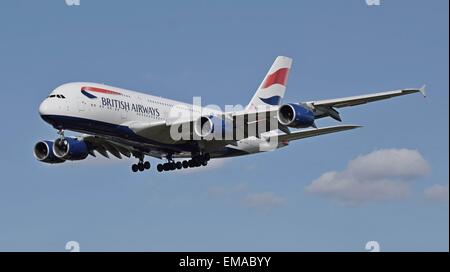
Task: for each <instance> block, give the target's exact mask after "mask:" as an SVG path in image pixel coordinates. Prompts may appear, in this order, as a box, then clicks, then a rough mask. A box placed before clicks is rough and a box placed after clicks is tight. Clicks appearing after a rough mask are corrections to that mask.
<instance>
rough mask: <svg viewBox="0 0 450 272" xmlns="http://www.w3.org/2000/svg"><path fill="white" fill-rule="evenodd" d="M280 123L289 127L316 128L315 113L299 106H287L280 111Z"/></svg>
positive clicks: (283, 106) (281, 107)
mask: <svg viewBox="0 0 450 272" xmlns="http://www.w3.org/2000/svg"><path fill="white" fill-rule="evenodd" d="M278 121H279V122H280V123H281V124H282V125H285V126H287V127H292V128H307V127H310V126H314V113H313V112H312V110H311V109H309V108H307V107H305V106H302V105H299V104H285V105H282V106H280V108H279V109H278Z"/></svg>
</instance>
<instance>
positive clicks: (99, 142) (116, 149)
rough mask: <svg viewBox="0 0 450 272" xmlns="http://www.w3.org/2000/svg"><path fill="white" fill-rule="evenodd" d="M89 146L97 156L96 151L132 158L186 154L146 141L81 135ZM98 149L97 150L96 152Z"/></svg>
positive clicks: (117, 156)
mask: <svg viewBox="0 0 450 272" xmlns="http://www.w3.org/2000/svg"><path fill="white" fill-rule="evenodd" d="M80 138H82V139H83V140H84V141H85V142H86V143H87V144H88V146H89V154H90V155H92V156H94V157H96V152H98V153H99V154H101V155H102V156H104V157H106V158H110V154H111V155H113V156H114V157H116V158H118V159H122V158H123V156H125V157H128V158H130V157H131V156H135V157H139V156H140V155H143V154H144V155H147V156H151V157H154V158H158V159H162V158H163V157H164V156H166V155H167V154H168V153H169V152H177V153H176V154H177V156H181V157H183V156H186V154H184V153H183V152H180V151H179V150H177V149H174V150H169V149H166V148H164V147H161V146H152V145H149V144H145V143H136V142H126V141H123V140H121V139H114V138H110V137H108V136H102V135H95V136H94V135H87V134H84V135H82V136H80ZM94 151H96V152H94Z"/></svg>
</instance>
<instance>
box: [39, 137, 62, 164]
mask: <svg viewBox="0 0 450 272" xmlns="http://www.w3.org/2000/svg"><path fill="white" fill-rule="evenodd" d="M33 153H34V157H35V158H36V159H37V160H38V161H41V162H45V163H52V164H53V163H63V162H64V160H63V159H60V158H58V157H56V156H55V154H54V153H53V142H51V141H40V142H38V143H37V144H36V145H35V146H34V149H33Z"/></svg>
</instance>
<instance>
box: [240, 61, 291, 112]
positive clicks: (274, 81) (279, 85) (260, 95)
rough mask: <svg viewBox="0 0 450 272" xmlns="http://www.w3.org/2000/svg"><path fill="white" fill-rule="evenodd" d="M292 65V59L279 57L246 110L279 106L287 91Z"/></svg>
mask: <svg viewBox="0 0 450 272" xmlns="http://www.w3.org/2000/svg"><path fill="white" fill-rule="evenodd" d="M291 65H292V59H291V58H288V57H283V56H279V57H277V58H276V59H275V62H274V63H273V64H272V67H270V70H269V72H268V73H267V75H266V76H265V77H264V80H263V81H262V82H261V85H259V88H258V90H256V93H255V95H254V96H253V98H252V100H250V103H249V104H248V105H247V107H246V109H253V108H257V107H258V106H276V105H279V104H280V102H281V99H282V98H283V96H284V93H285V91H286V83H287V80H288V74H289V70H290V69H291Z"/></svg>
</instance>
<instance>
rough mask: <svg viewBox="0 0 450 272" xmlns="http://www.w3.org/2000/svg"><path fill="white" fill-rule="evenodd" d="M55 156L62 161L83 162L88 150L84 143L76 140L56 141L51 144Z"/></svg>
mask: <svg viewBox="0 0 450 272" xmlns="http://www.w3.org/2000/svg"><path fill="white" fill-rule="evenodd" d="M53 152H54V154H55V156H56V157H57V158H59V159H62V160H69V161H78V160H84V159H86V157H87V156H88V155H89V148H88V146H87V144H86V142H84V141H82V140H81V141H80V140H78V139H76V138H63V139H57V140H56V141H55V142H54V143H53Z"/></svg>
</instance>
